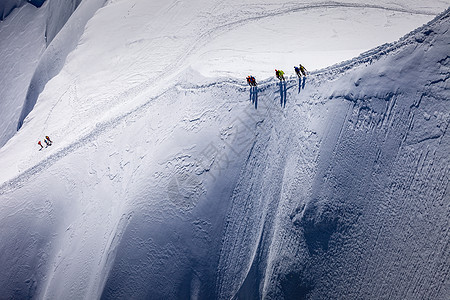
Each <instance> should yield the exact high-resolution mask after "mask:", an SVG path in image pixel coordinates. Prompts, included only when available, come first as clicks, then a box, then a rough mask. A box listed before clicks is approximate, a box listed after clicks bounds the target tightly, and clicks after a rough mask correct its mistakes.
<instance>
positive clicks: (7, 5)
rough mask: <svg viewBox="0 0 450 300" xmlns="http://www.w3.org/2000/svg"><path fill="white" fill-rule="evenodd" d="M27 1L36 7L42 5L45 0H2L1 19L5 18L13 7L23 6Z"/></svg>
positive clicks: (0, 4) (0, 3)
mask: <svg viewBox="0 0 450 300" xmlns="http://www.w3.org/2000/svg"><path fill="white" fill-rule="evenodd" d="M27 2H28V3H30V4H32V5H34V6H36V7H41V6H42V4H44V2H45V0H2V1H1V2H0V21H1V20H4V19H5V18H6V17H7V16H8V15H9V14H10V13H11V11H12V10H13V9H15V8H17V7H21V6H22V5H24V4H25V3H27Z"/></svg>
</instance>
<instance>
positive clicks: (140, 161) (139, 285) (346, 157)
mask: <svg viewBox="0 0 450 300" xmlns="http://www.w3.org/2000/svg"><path fill="white" fill-rule="evenodd" d="M357 3H358V4H361V2H357ZM405 3H406V2H405ZM246 4H250V3H246ZM341 4H342V3H341ZM384 4H385V5H386V7H389V8H390V9H391V8H393V7H394V6H395V8H396V11H397V12H399V13H402V14H403V13H405V12H408V10H407V5H406V8H405V6H402V5H399V4H401V3H400V2H399V3H398V4H396V5H392V4H386V3H384ZM447 4H448V3H447ZM326 5H328V6H329V5H330V4H329V3H328V4H326ZM326 5H325V6H326ZM334 5H336V4H334ZM341 6H342V5H341ZM80 7H81V6H80ZM237 7H238V8H241V9H244V8H245V5H243V4H241V5H240V6H239V5H238V2H237V1H236V2H234V1H227V2H219V1H217V2H215V1H190V2H189V3H184V2H181V1H175V2H170V3H167V2H165V1H152V2H151V3H148V2H146V1H140V2H139V1H135V2H133V1H125V0H122V1H109V2H108V3H107V5H106V6H104V7H103V8H101V9H100V10H98V11H97V13H96V14H95V16H94V17H93V18H92V19H91V20H90V21H89V22H88V23H87V26H86V28H85V31H84V32H83V35H82V37H81V40H80V42H79V43H78V45H77V47H76V49H75V50H74V51H72V52H71V53H70V54H69V56H68V57H67V60H66V62H65V64H64V66H63V68H62V70H61V71H60V72H59V73H58V75H57V76H55V77H54V78H53V79H51V80H50V81H49V82H48V83H47V84H46V86H45V89H44V90H43V91H42V93H40V94H39V98H38V99H37V102H36V105H35V106H34V108H33V110H32V111H31V112H30V114H29V115H28V117H27V118H26V119H25V122H24V125H23V127H22V128H21V130H20V131H19V132H18V133H17V134H16V135H15V136H13V137H12V139H11V140H9V142H8V143H7V144H6V145H5V146H3V147H2V148H1V149H0V162H1V163H2V166H4V172H3V173H1V174H0V182H1V184H0V203H1V204H0V205H1V209H0V227H1V228H2V230H1V231H0V241H1V242H0V253H1V255H0V257H1V258H0V259H1V265H2V266H3V269H4V270H6V271H5V272H2V273H0V282H1V285H0V294H1V295H2V296H5V298H37V299H72V298H76V299H79V298H84V299H96V298H104V299H109V298H114V299H116V298H125V299H141V298H151V299H160V298H164V299H174V298H175V299H186V298H201V299H211V298H226V299H230V298H233V297H234V298H242V299H246V298H266V299H275V298H286V299H292V298H301V297H304V298H308V297H309V298H311V299H323V298H333V297H335V295H340V296H341V297H340V298H344V299H354V298H364V297H368V298H394V299H404V298H407V299H408V298H412V299H414V298H434V299H444V296H445V295H447V294H448V293H447V290H446V289H448V285H449V280H450V279H449V270H448V268H449V267H448V266H449V264H448V261H449V256H448V249H447V248H448V242H449V235H448V234H449V233H448V228H449V227H448V216H449V201H448V200H449V197H448V190H447V186H448V177H449V161H448V155H446V153H448V152H449V141H448V134H446V131H447V128H448V123H449V118H450V116H449V109H448V98H449V97H448V77H449V70H448V54H447V53H448V51H447V49H448V44H449V39H448V28H449V26H448V22H449V21H448V14H449V13H448V11H447V12H446V13H444V14H443V15H442V16H440V17H439V18H438V19H436V20H435V21H433V22H432V23H430V24H429V25H427V26H425V27H424V28H421V29H419V30H417V31H416V32H414V33H412V34H411V35H409V36H407V37H405V38H404V39H402V40H401V41H400V42H398V43H394V44H386V45H383V46H380V47H379V48H377V49H374V50H372V51H369V52H367V53H364V54H363V55H362V56H360V57H358V58H356V59H353V60H351V61H348V62H345V63H342V64H339V65H336V66H334V67H331V68H328V69H325V70H321V71H317V72H314V74H313V75H312V76H310V77H308V79H307V80H306V81H304V82H301V83H300V82H298V81H297V80H296V79H291V80H288V82H287V84H286V86H285V88H284V87H283V86H281V87H280V86H279V85H278V83H276V82H275V80H273V79H267V80H263V81H261V82H260V84H259V86H258V90H257V91H254V92H253V93H252V92H250V93H249V89H248V87H247V86H245V85H244V83H243V81H242V80H241V79H239V80H238V79H233V78H229V77H226V76H223V77H221V78H207V77H203V76H202V75H201V74H200V73H199V72H201V73H204V74H211V71H208V68H206V67H205V68H203V67H202V66H203V65H201V64H200V63H199V60H200V59H204V58H205V55H204V53H206V52H205V51H203V50H205V49H208V48H207V47H211V49H213V48H214V47H217V48H215V49H218V48H219V49H220V48H221V46H220V41H219V40H220V37H222V34H224V35H226V34H227V33H230V32H231V30H232V29H233V30H234V29H236V30H237V28H238V26H241V25H242V26H246V25H248V24H249V22H253V21H257V22H259V21H261V20H260V19H261V16H267V18H272V17H274V16H277V15H278V16H281V15H289V13H290V12H291V11H292V10H293V9H294V8H295V7H299V6H298V4H293V3H289V2H286V3H279V4H275V5H273V4H271V3H269V2H268V1H267V3H266V2H265V1H260V2H258V4H257V5H256V4H255V5H254V6H251V5H250V6H249V8H250V9H249V11H245V10H244V11H243V12H242V11H238V10H237V9H236V8H237ZM399 7H400V10H399ZM430 7H432V6H431V5H430V6H429V7H424V8H421V7H416V8H415V10H416V13H418V12H420V11H422V12H421V13H420V14H426V15H428V17H429V14H431V13H432V11H433V10H432V8H431V9H430ZM308 9H309V8H308ZM357 9H361V5H359V6H358V8H357ZM370 9H373V8H370ZM299 10H301V9H299ZM391 10H392V9H391ZM338 11H339V10H338ZM411 11H413V10H410V12H411ZM420 14H419V15H420ZM160 16H164V18H162V19H160V18H159V17H160ZM181 25H182V26H181ZM77 32H80V31H77ZM234 32H235V33H236V35H235V36H236V37H238V36H241V34H242V32H240V31H239V30H237V31H234ZM119 33H120V34H119ZM216 38H217V39H216ZM230 38H231V37H227V38H226V39H230ZM226 39H225V40H226ZM214 43H218V44H219V46H214ZM249 44H251V43H249ZM205 45H208V46H205ZM216 45H217V44H216ZM358 47H359V46H358ZM257 48H258V47H257ZM230 52H232V51H230ZM235 57H236V55H235V54H234V53H232V55H231V56H229V61H235ZM261 57H262V56H261ZM336 57H338V56H336ZM225 58H226V59H228V58H227V57H225ZM205 62H207V60H205ZM260 62H263V60H261V61H260ZM336 62H337V61H336ZM276 63H279V64H281V60H276V59H275V60H274V61H271V62H265V64H267V67H268V68H271V65H272V64H276ZM208 64H209V65H210V66H220V65H221V64H220V63H218V64H211V63H205V65H208ZM190 66H192V67H190ZM199 66H200V67H199ZM236 66H237V65H236ZM202 68H203V69H202ZM240 68H242V69H241V70H245V68H246V66H245V65H242V66H240ZM258 68H259V66H258ZM205 70H206V71H205ZM222 70H223V71H219V72H218V73H217V74H221V75H226V74H227V72H228V71H227V67H224V68H223V69H222ZM417 70H420V74H421V76H417V74H418V72H417ZM45 134H48V135H50V137H51V138H52V139H53V140H54V144H53V145H52V146H50V147H48V148H46V149H44V150H42V151H37V149H36V148H32V147H33V146H36V145H35V144H34V143H35V139H37V138H42V136H43V135H45ZM30 141H31V142H30ZM25 144H26V145H29V147H23V146H22V145H25ZM36 147H37V146H36ZM431 245H432V247H431Z"/></svg>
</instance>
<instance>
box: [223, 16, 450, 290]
mask: <svg viewBox="0 0 450 300" xmlns="http://www.w3.org/2000/svg"><path fill="white" fill-rule="evenodd" d="M449 16H450V13H449V11H447V12H446V13H445V14H443V15H442V16H441V17H440V18H438V19H437V20H436V21H434V22H432V23H431V24H430V25H429V26H425V27H424V28H421V29H420V30H419V31H417V32H415V33H413V34H411V35H409V36H407V37H406V38H404V39H403V40H401V41H400V42H399V43H396V44H392V45H386V46H382V47H380V48H378V49H376V50H375V51H372V52H371V53H367V54H366V55H363V56H362V57H360V58H358V59H355V60H353V61H350V62H347V63H344V64H342V65H340V66H337V67H335V68H330V69H328V70H325V71H321V72H318V73H316V74H315V76H312V77H313V78H312V79H308V80H307V82H306V88H305V90H303V89H299V90H297V84H295V83H294V82H293V81H291V82H290V84H288V87H290V88H291V90H290V91H289V90H288V93H287V98H288V99H292V98H294V99H295V100H296V102H295V104H294V103H292V105H291V109H290V110H288V111H287V112H286V117H285V118H282V119H280V120H279V124H277V125H274V126H273V127H272V128H271V129H270V135H269V136H265V137H263V138H262V139H261V141H260V142H259V143H258V142H257V143H256V144H255V146H254V147H253V148H252V152H251V154H250V158H251V159H250V163H249V164H247V166H246V168H244V171H243V173H242V174H241V179H240V181H239V182H238V185H237V188H236V190H235V193H234V195H233V199H232V200H233V204H232V208H231V212H230V214H229V216H230V221H229V222H228V224H227V229H226V232H225V234H224V238H225V242H224V246H223V248H222V252H221V253H222V254H221V260H220V264H219V271H220V276H219V279H218V284H217V286H218V288H219V296H220V298H224V299H230V298H233V297H236V298H244V299H246V298H251V299H254V298H267V299H283V298H284V299H293V298H307V299H331V298H334V297H336V295H339V298H341V299H360V298H363V299H446V298H447V296H448V294H449V284H450V276H449V271H450V264H449V261H450V256H449V253H450V252H449V251H448V245H449V241H450V239H449V234H450V233H449V228H450V227H449V223H448V222H449V214H450V201H449V200H450V198H449V191H448V183H449V175H450V161H449V156H448V153H449V147H450V140H449V136H448V132H447V130H448V126H449V122H450V110H449V103H448V101H449V99H450V98H449V96H450V93H449V82H448V79H449V77H450V68H449V56H448V46H449V43H450V38H449V37H450V35H449V34H448V30H449V22H450V19H449ZM299 86H300V84H299ZM288 103H289V100H288ZM275 154H277V155H276V157H277V159H276V160H275V159H268V157H270V156H272V155H275ZM230 287H231V288H230Z"/></svg>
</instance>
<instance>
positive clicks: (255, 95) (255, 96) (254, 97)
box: [250, 86, 258, 109]
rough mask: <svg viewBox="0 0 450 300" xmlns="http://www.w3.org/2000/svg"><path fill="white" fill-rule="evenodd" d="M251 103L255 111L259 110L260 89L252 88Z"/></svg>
mask: <svg viewBox="0 0 450 300" xmlns="http://www.w3.org/2000/svg"><path fill="white" fill-rule="evenodd" d="M250 101H251V102H252V103H253V104H254V105H255V109H258V87H256V86H251V87H250Z"/></svg>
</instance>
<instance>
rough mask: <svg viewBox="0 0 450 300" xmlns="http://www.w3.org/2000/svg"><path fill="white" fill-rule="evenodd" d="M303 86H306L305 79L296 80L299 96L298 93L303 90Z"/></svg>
mask: <svg viewBox="0 0 450 300" xmlns="http://www.w3.org/2000/svg"><path fill="white" fill-rule="evenodd" d="M305 84H306V77H305V76H303V77H299V78H298V93H299V94H300V91H301V90H303V89H305Z"/></svg>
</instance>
